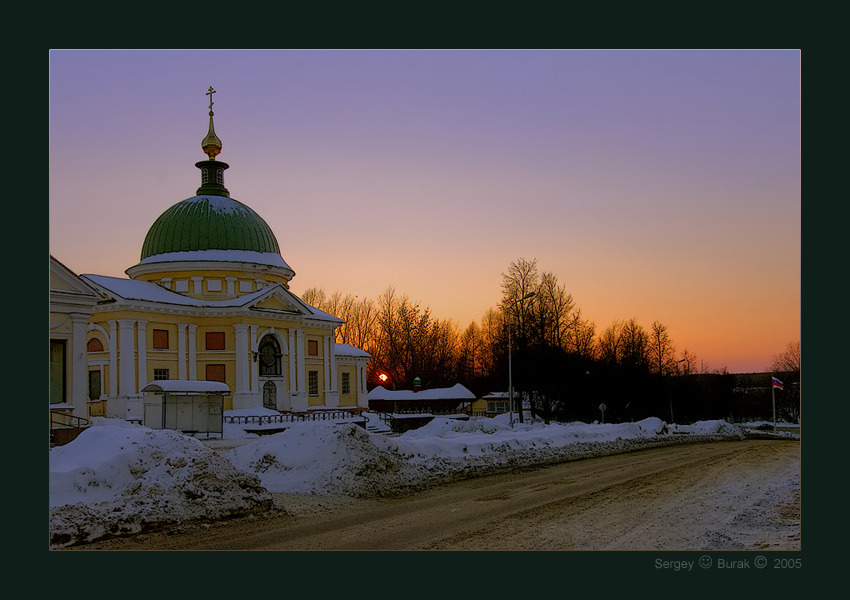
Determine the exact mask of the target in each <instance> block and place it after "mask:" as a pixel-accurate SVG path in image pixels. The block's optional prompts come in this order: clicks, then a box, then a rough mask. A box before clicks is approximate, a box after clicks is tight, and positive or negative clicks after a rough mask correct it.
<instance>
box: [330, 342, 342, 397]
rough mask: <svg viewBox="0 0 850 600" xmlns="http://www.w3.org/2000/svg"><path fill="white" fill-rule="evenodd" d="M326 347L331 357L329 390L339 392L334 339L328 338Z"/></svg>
mask: <svg viewBox="0 0 850 600" xmlns="http://www.w3.org/2000/svg"><path fill="white" fill-rule="evenodd" d="M328 347H329V351H330V355H331V385H330V388H331V390H333V391H334V392H339V373H338V370H337V364H336V338H335V337H334V336H332V335H330V336H328Z"/></svg>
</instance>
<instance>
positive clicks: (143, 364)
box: [137, 321, 148, 393]
mask: <svg viewBox="0 0 850 600" xmlns="http://www.w3.org/2000/svg"><path fill="white" fill-rule="evenodd" d="M137 324H138V326H139V327H138V336H139V339H138V344H137V345H138V350H137V352H138V354H139V358H138V369H139V393H141V391H142V389H144V387H145V386H146V385H147V383H148V360H147V357H148V336H147V329H146V328H147V325H148V322H147V321H137Z"/></svg>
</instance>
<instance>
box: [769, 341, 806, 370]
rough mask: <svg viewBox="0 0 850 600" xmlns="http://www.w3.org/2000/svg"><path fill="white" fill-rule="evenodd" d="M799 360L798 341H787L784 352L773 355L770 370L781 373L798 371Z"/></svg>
mask: <svg viewBox="0 0 850 600" xmlns="http://www.w3.org/2000/svg"><path fill="white" fill-rule="evenodd" d="M800 360H801V356H800V342H788V345H787V346H786V347H785V351H784V352H781V353H779V354H776V355H774V356H773V360H772V362H771V363H770V370H771V371H777V372H782V373H799V372H800Z"/></svg>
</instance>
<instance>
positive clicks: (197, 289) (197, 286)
mask: <svg viewBox="0 0 850 600" xmlns="http://www.w3.org/2000/svg"><path fill="white" fill-rule="evenodd" d="M203 280H204V278H203V277H192V284H193V287H192V290H193V293H195V294H200V293H201V292H202V291H203V290H202V289H201V282H202V281H203Z"/></svg>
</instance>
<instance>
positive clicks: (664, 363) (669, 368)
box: [648, 321, 676, 375]
mask: <svg viewBox="0 0 850 600" xmlns="http://www.w3.org/2000/svg"><path fill="white" fill-rule="evenodd" d="M648 354H649V367H650V371H651V372H653V373H657V374H659V375H670V374H672V373H673V372H674V371H675V370H676V349H675V348H674V347H673V342H672V341H671V340H670V335H669V334H668V333H667V326H666V325H664V324H663V323H660V322H658V321H654V322H653V323H652V328H651V330H650V334H649V347H648Z"/></svg>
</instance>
